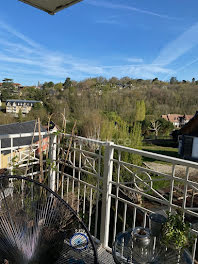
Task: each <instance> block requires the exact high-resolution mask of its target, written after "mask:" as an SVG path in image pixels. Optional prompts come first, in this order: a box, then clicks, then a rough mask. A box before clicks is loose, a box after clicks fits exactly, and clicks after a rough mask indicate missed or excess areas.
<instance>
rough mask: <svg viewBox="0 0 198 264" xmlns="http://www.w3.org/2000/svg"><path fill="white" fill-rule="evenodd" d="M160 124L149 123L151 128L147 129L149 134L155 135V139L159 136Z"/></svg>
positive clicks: (155, 122)
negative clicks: (149, 131)
mask: <svg viewBox="0 0 198 264" xmlns="http://www.w3.org/2000/svg"><path fill="white" fill-rule="evenodd" d="M160 127H161V124H160V122H159V121H158V120H157V121H154V120H153V121H151V126H150V127H149V129H150V130H151V132H154V133H155V136H156V137H157V136H158V134H159V130H160Z"/></svg>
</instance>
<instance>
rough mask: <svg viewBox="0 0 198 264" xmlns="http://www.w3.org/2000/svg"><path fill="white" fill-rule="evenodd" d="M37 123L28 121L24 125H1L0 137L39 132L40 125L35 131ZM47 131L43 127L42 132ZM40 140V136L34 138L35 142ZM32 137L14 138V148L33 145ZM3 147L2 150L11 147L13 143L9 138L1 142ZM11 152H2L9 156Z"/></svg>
mask: <svg viewBox="0 0 198 264" xmlns="http://www.w3.org/2000/svg"><path fill="white" fill-rule="evenodd" d="M35 123H36V121H35V120H33V121H27V122H22V123H12V124H8V125H0V135H11V134H22V133H33V132H34V130H35V132H38V131H39V130H38V124H37V126H36V129H35ZM46 131H47V130H46V129H45V128H44V127H43V126H41V132H46ZM38 140H39V137H38V136H35V137H34V140H33V142H34V143H35V142H37V141H38ZM31 142H32V137H22V138H20V137H19V138H14V140H13V146H14V147H16V146H19V147H20V146H24V145H31ZM1 146H2V148H8V147H11V142H10V139H9V138H6V139H2V140H1ZM9 152H10V151H7V150H6V151H2V153H4V154H7V153H9Z"/></svg>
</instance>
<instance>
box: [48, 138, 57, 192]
mask: <svg viewBox="0 0 198 264" xmlns="http://www.w3.org/2000/svg"><path fill="white" fill-rule="evenodd" d="M56 144H57V135H54V134H52V135H50V136H49V159H50V161H51V163H50V172H49V187H50V189H51V190H52V191H56V170H55V167H56V148H57V146H56Z"/></svg>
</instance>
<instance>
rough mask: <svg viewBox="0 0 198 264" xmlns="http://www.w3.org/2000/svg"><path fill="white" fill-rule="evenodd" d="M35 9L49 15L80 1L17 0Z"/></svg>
mask: <svg viewBox="0 0 198 264" xmlns="http://www.w3.org/2000/svg"><path fill="white" fill-rule="evenodd" d="M19 1H21V2H24V3H26V4H29V5H31V6H34V7H36V8H39V9H41V10H43V11H45V12H47V13H49V14H50V15H54V14H55V13H57V12H58V11H60V10H62V9H64V8H67V7H69V6H71V5H74V4H76V3H78V2H80V1H82V0H19Z"/></svg>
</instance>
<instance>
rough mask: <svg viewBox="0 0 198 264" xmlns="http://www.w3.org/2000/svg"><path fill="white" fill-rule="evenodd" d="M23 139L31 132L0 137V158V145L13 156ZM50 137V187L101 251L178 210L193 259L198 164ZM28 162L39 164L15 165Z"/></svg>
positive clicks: (68, 137) (83, 140) (66, 137)
mask: <svg viewBox="0 0 198 264" xmlns="http://www.w3.org/2000/svg"><path fill="white" fill-rule="evenodd" d="M37 134H38V133H37ZM42 135H46V133H42ZM26 136H32V134H28V135H27V134H22V135H5V136H0V154H2V153H3V152H4V151H5V149H3V148H1V141H2V140H3V139H5V138H9V140H10V146H9V147H8V148H6V150H8V149H9V150H10V153H11V154H10V155H11V158H13V157H14V152H15V150H16V149H20V147H19V146H14V143H13V142H14V139H15V138H17V137H26ZM49 137H50V140H49V154H48V155H47V157H46V159H47V161H48V162H47V163H45V161H44V162H43V163H44V173H48V184H49V186H50V187H51V189H52V190H54V191H56V192H58V193H59V194H60V195H61V197H62V198H64V199H65V200H66V201H67V202H68V203H69V204H70V205H71V206H73V208H74V209H75V210H76V211H77V212H78V214H79V215H80V216H81V217H82V219H83V221H84V222H85V223H86V225H87V227H88V228H89V230H90V232H91V233H92V235H93V236H94V237H95V238H96V239H97V240H98V241H100V242H101V243H102V245H103V247H104V248H106V249H109V250H110V249H111V245H112V242H113V241H114V239H115V236H116V234H117V233H118V232H120V231H125V230H127V229H128V228H131V227H132V228H134V227H135V226H144V227H148V226H149V214H150V213H152V212H159V213H164V212H166V211H169V212H172V211H175V210H178V209H180V210H181V211H182V213H183V216H184V219H185V220H187V221H189V222H191V223H192V233H194V234H195V235H196V236H195V239H194V241H193V246H192V247H191V248H190V250H191V253H192V258H193V261H194V260H195V258H197V257H198V250H196V248H197V235H198V231H197V230H198V163H195V162H191V161H187V160H181V159H177V158H172V157H168V156H163V155H159V154H153V153H149V152H145V151H141V150H136V149H131V148H127V147H124V146H119V145H116V144H114V143H113V142H102V141H97V140H93V139H87V138H83V137H72V136H71V135H63V134H58V135H55V134H50V135H49ZM23 147H25V146H23ZM26 147H28V149H30V147H29V146H26ZM0 156H1V159H2V155H0ZM23 157H24V156H23ZM27 162H29V166H30V165H31V166H32V164H37V165H39V159H38V157H37V156H36V155H35V156H32V158H31V162H30V159H29V158H28V155H26V158H23V163H20V164H19V165H20V166H23V167H25V166H27ZM0 164H1V163H0ZM47 164H48V165H47ZM13 166H14V165H13V164H11V165H10V169H11V170H12V169H13ZM32 168H33V167H32ZM37 174H38V175H39V174H40V172H39V170H38V171H35V170H34V169H32V172H30V170H29V175H30V176H32V177H35V176H34V175H37Z"/></svg>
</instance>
